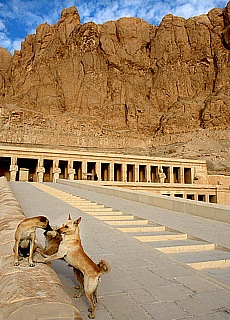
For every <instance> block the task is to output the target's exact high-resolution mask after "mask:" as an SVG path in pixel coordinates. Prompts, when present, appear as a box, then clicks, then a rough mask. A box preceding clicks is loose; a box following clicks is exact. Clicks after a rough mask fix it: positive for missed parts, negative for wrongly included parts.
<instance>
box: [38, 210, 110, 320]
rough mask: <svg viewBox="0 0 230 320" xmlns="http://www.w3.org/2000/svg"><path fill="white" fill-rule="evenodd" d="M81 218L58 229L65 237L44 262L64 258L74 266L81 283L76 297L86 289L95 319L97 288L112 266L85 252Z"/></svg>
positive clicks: (91, 313)
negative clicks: (90, 256) (96, 261)
mask: <svg viewBox="0 0 230 320" xmlns="http://www.w3.org/2000/svg"><path fill="white" fill-rule="evenodd" d="M80 222H81V218H78V219H77V220H75V221H74V220H72V219H71V217H70V216H69V219H68V220H67V221H66V223H64V224H63V226H62V227H61V228H59V229H58V230H57V232H59V233H60V234H63V235H64V239H63V240H62V241H61V242H60V245H59V248H58V251H57V252H56V253H54V254H52V255H51V256H48V257H46V258H45V259H44V262H49V261H52V260H57V259H64V260H65V261H66V262H67V263H68V264H69V265H70V266H71V267H73V268H74V275H75V277H76V278H77V281H78V283H79V285H80V292H79V294H77V295H75V297H80V296H81V295H82V293H83V290H84V291H85V294H86V297H87V298H88V300H89V301H90V303H91V309H89V311H90V314H89V318H91V319H94V317H95V309H96V306H97V288H98V285H99V283H100V280H101V275H102V274H103V273H108V272H109V271H110V266H109V265H108V263H107V262H106V261H105V260H101V261H100V262H99V264H98V265H97V264H95V263H94V262H93V261H92V260H91V259H90V258H89V257H88V256H87V254H86V253H85V251H84V249H83V247H82V245H81V239H80V230H79V226H78V225H79V223H80Z"/></svg>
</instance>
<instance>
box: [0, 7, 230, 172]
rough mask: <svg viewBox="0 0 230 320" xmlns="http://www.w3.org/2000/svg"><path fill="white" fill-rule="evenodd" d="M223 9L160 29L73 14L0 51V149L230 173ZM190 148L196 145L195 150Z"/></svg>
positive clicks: (227, 13) (229, 51)
mask: <svg viewBox="0 0 230 320" xmlns="http://www.w3.org/2000/svg"><path fill="white" fill-rule="evenodd" d="M229 68H230V2H229V3H228V4H227V6H226V8H224V9H223V10H222V9H217V8H214V9H212V10H211V11H210V12H209V13H208V14H207V15H201V16H198V17H193V18H190V19H188V20H186V19H184V18H181V17H175V16H173V15H167V16H165V17H164V18H163V20H162V22H161V23H160V25H159V26H153V25H151V24H148V23H147V22H146V21H143V20H141V19H138V18H122V19H119V20H117V21H108V22H106V23H104V24H102V25H96V24H95V23H93V22H90V23H86V24H81V23H80V17H79V14H78V11H77V8H76V7H71V8H68V9H65V10H63V12H62V14H61V18H60V20H59V21H58V22H57V24H55V25H49V24H47V23H45V24H43V25H39V26H38V27H37V29H36V34H32V35H28V36H27V37H26V38H25V41H24V42H22V44H21V50H20V51H15V53H14V55H13V56H11V54H10V53H9V52H8V51H7V50H6V49H4V48H0V108H1V109H0V112H1V113H0V126H1V132H0V142H3V143H6V142H7V143H20V144H22V143H26V144H40V145H49V146H52V145H53V146H66V147H67V146H68V147H72V148H73V147H74V148H79V147H81V148H85V147H94V148H98V149H100V150H101V149H108V148H110V149H111V150H117V149H119V150H120V151H121V152H122V151H123V152H136V153H140V152H142V153H147V154H152V155H157V156H180V157H185V158H189V157H192V158H204V159H206V160H208V164H209V170H210V171H211V172H221V173H228V172H230V165H229V164H228V163H229V159H230V142H229V141H230V139H229V137H230V135H229V124H230V72H229ZM193 142H194V143H193Z"/></svg>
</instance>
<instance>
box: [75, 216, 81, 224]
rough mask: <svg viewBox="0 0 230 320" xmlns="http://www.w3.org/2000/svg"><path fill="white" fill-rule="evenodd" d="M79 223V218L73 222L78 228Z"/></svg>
mask: <svg viewBox="0 0 230 320" xmlns="http://www.w3.org/2000/svg"><path fill="white" fill-rule="evenodd" d="M80 222H81V217H80V218H78V219H77V220H75V221H74V224H76V225H77V226H78V225H79V223H80Z"/></svg>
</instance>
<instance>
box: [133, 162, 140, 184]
mask: <svg viewBox="0 0 230 320" xmlns="http://www.w3.org/2000/svg"><path fill="white" fill-rule="evenodd" d="M134 171H135V172H134V181H135V182H139V164H138V163H135V170H134Z"/></svg>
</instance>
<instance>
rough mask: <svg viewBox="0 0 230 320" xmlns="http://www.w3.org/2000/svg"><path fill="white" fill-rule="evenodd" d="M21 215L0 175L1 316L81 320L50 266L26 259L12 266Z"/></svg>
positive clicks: (17, 319) (0, 318)
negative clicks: (33, 265) (33, 263)
mask: <svg viewBox="0 0 230 320" xmlns="http://www.w3.org/2000/svg"><path fill="white" fill-rule="evenodd" d="M24 219H25V216H24V214H23V212H22V209H21V207H20V205H19V204H18V202H17V200H16V198H15V197H14V194H13V193H12V191H11V189H10V186H9V183H8V182H7V180H6V178H5V177H0V320H6V319H7V320H24V319H30V320H33V319H42V320H44V319H47V320H48V319H49V320H51V319H53V320H55V319H56V320H58V319H66V320H71V319H73V320H82V318H81V316H80V313H79V311H78V309H77V308H76V307H75V306H74V304H73V302H72V300H71V298H70V297H69V296H68V294H67V293H66V292H65V290H64V288H63V286H62V283H61V281H60V279H59V278H58V276H57V275H56V273H55V272H54V270H53V269H52V267H50V266H49V265H46V264H42V263H39V264H36V265H35V267H33V268H31V267H29V266H28V262H27V261H23V262H21V264H20V265H19V266H18V267H15V266H14V262H13V245H14V233H15V230H16V227H17V225H18V224H19V223H20V222H21V221H22V220H24ZM24 260H27V259H24Z"/></svg>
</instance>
